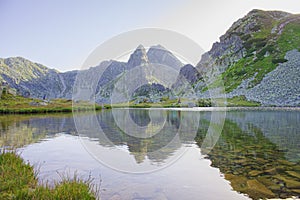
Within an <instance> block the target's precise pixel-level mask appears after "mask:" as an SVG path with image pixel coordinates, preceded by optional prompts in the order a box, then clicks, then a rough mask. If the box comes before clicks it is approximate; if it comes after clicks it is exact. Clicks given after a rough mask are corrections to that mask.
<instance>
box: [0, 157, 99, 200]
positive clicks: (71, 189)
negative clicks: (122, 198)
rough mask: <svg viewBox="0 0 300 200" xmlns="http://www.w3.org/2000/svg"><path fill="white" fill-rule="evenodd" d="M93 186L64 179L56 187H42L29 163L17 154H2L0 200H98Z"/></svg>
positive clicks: (80, 181) (84, 182)
mask: <svg viewBox="0 0 300 200" xmlns="http://www.w3.org/2000/svg"><path fill="white" fill-rule="evenodd" d="M92 189H93V184H92V181H91V180H90V179H89V180H86V181H84V180H80V179H79V178H78V177H77V176H76V175H75V176H74V178H72V179H71V178H63V179H62V181H61V182H58V183H55V185H54V187H50V186H47V185H46V186H42V185H39V184H38V179H37V174H36V173H35V172H34V169H33V166H31V165H30V164H29V163H25V162H24V161H23V159H22V158H21V157H20V156H19V155H17V154H16V153H15V152H3V153H1V154H0V199H17V200H19V199H20V200H27V199H28V200H32V199H36V200H39V199H47V200H57V199H62V200H63V199H66V200H67V199H86V200H94V199H96V196H97V195H96V193H95V192H93V191H92Z"/></svg>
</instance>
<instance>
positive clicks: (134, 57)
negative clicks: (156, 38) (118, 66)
mask: <svg viewBox="0 0 300 200" xmlns="http://www.w3.org/2000/svg"><path fill="white" fill-rule="evenodd" d="M147 63H149V60H148V57H147V53H146V49H145V48H144V46H143V45H141V44H140V45H139V46H138V47H137V48H136V49H135V51H134V52H133V53H132V54H131V55H130V58H129V60H128V63H127V68H128V69H132V68H134V67H136V66H140V65H143V64H147Z"/></svg>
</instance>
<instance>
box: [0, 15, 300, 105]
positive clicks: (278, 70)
mask: <svg viewBox="0 0 300 200" xmlns="http://www.w3.org/2000/svg"><path fill="white" fill-rule="evenodd" d="M299 50H300V15H296V14H290V13H286V12H281V11H262V10H252V11H250V12H249V13H248V14H247V15H245V16H244V17H243V18H241V19H239V20H237V21H236V22H234V23H233V25H232V26H231V27H230V28H229V30H227V32H226V33H225V34H224V35H222V36H221V37H220V40H219V41H218V42H216V43H214V44H213V45H212V48H211V50H210V51H208V52H206V53H204V54H203V55H202V57H201V60H200V61H199V63H198V64H197V65H196V66H192V65H190V64H183V63H182V62H181V61H180V60H179V59H178V58H176V56H174V55H173V54H172V52H170V51H169V50H167V49H165V48H164V47H162V46H161V45H156V46H152V47H150V48H149V49H147V50H146V49H145V48H144V47H143V46H142V45H140V46H138V47H137V48H136V50H135V51H134V52H133V53H132V54H131V55H130V57H129V60H128V61H127V62H120V61H115V60H110V61H103V62H101V63H99V65H98V66H93V67H91V68H89V69H87V70H84V71H83V72H82V71H76V70H75V71H69V72H64V73H61V72H59V71H57V70H54V69H49V68H47V67H45V66H43V65H41V64H38V63H33V62H31V61H29V60H27V59H24V58H21V57H14V58H6V59H0V81H1V82H2V85H9V87H11V88H14V89H15V90H16V91H17V93H19V94H21V95H23V96H31V97H35V98H47V99H52V98H67V99H71V98H72V93H73V86H74V83H75V80H76V77H77V76H78V74H79V73H81V74H84V77H87V80H97V81H96V84H95V85H93V87H94V90H95V94H94V97H95V99H96V101H97V102H98V103H101V102H102V103H110V102H111V99H110V98H111V96H112V93H113V91H114V88H115V87H117V85H116V84H117V82H120V81H125V82H126V80H128V78H130V76H129V75H130V73H132V72H133V71H135V73H137V70H142V71H140V72H139V73H141V75H140V76H137V77H139V78H140V79H137V80H135V79H133V78H134V77H131V80H130V81H133V82H136V81H140V82H139V83H138V84H137V85H138V86H139V87H138V88H133V89H132V91H131V96H130V100H134V99H136V98H138V97H140V96H142V97H148V98H149V99H150V100H151V101H154V100H155V99H157V98H159V97H162V96H166V95H167V96H169V97H172V98H175V97H176V98H178V97H186V98H194V99H195V98H210V95H211V94H210V90H214V89H216V87H217V86H218V87H219V85H220V83H222V84H221V85H224V89H225V92H226V95H227V97H229V98H231V97H235V96H245V98H247V99H248V100H251V101H257V102H260V103H261V104H262V105H266V106H300V87H299V85H300V79H299V77H300V52H299ZM149 66H150V67H149ZM103 70H104V71H103ZM160 72H161V73H160ZM168 72H169V74H168ZM171 72H172V73H171ZM155 73H156V74H155ZM153 74H155V76H154V75H153ZM99 76H100V77H99ZM157 77H158V78H157ZM165 77H173V79H168V78H165ZM123 79H124V80H123ZM143 81H144V82H143ZM166 82H168V83H172V84H171V85H170V84H167V83H166ZM142 84H143V85H142ZM151 92H152V93H151ZM149 93H151V95H149ZM216 97H217V96H216Z"/></svg>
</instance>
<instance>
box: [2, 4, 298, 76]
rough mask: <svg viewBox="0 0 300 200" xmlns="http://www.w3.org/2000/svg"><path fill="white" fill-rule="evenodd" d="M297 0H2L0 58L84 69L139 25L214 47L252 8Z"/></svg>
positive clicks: (292, 9) (290, 8)
mask: <svg viewBox="0 0 300 200" xmlns="http://www.w3.org/2000/svg"><path fill="white" fill-rule="evenodd" d="M297 2H299V1H297V0H242V1H241V0H227V1H219V0H210V1H207V0H205V1H204V0H151V1H150V0H107V1H103V0H94V1H92V0H86V1H84V0H48V1H46V0H44V1H42V0H23V1H22V0H0V24H1V28H0V44H1V47H0V57H1V58H5V57H11V56H22V57H25V58H27V59H30V60H32V61H35V62H39V63H41V64H44V65H46V66H48V67H50V68H56V69H58V70H60V71H66V70H71V69H78V68H80V66H81V64H82V63H83V62H84V60H85V59H86V57H87V56H88V55H89V53H91V52H92V51H93V49H95V48H96V47H97V46H98V45H99V44H101V43H102V42H104V41H105V40H107V39H109V38H111V37H113V36H115V35H117V34H120V33H122V32H126V31H130V30H133V29H137V28H144V27H159V28H166V29H169V30H173V31H177V32H179V33H182V34H185V35H186V36H188V37H190V38H191V39H193V40H195V41H196V42H198V43H199V45H200V46H202V47H203V48H204V50H209V48H210V46H211V45H212V43H213V42H215V41H216V40H218V37H219V36H220V35H221V34H223V33H224V32H225V31H226V30H227V29H228V28H229V27H230V25H231V24H232V23H233V22H234V21H236V20H237V19H238V18H240V17H243V16H244V15H245V14H246V13H247V12H249V11H250V10H251V9H253V8H261V9H276V10H285V11H289V12H294V13H300V4H299V3H297Z"/></svg>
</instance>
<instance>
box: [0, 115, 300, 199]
mask: <svg viewBox="0 0 300 200" xmlns="http://www.w3.org/2000/svg"><path fill="white" fill-rule="evenodd" d="M299 121H300V112H299V110H295V109H275V110H273V109H263V110H260V109H231V110H229V111H228V110H227V112H225V111H224V110H217V109H213V110H199V109H198V110H195V109H194V110H193V109H181V110H180V109H179V110H178V109H175V110H173V109H129V110H128V109H113V110H106V111H102V112H98V113H80V114H75V115H74V116H73V115H72V114H66V115H49V116H34V115H32V116H28V115H27V116H20V115H18V116H13V115H10V116H0V123H1V129H0V130H1V131H0V145H1V146H6V147H8V146H15V147H18V148H19V151H20V152H21V155H22V157H23V158H24V159H25V160H29V161H30V163H32V164H35V165H36V166H37V167H36V168H37V169H39V171H40V172H39V177H40V180H43V181H46V180H48V181H50V182H51V181H53V180H59V179H60V176H61V174H64V175H65V174H69V175H70V176H72V174H74V172H76V173H77V174H79V176H81V177H82V178H87V177H88V176H89V175H91V176H92V177H93V178H94V179H95V180H94V182H95V183H96V184H99V185H100V190H101V193H100V195H101V199H175V200H176V199H247V198H249V197H248V196H250V197H251V198H253V199H259V198H287V197H292V196H299V194H300V191H299V189H300V177H299V174H300V168H299V162H300V135H299V134H300V125H299Z"/></svg>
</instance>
